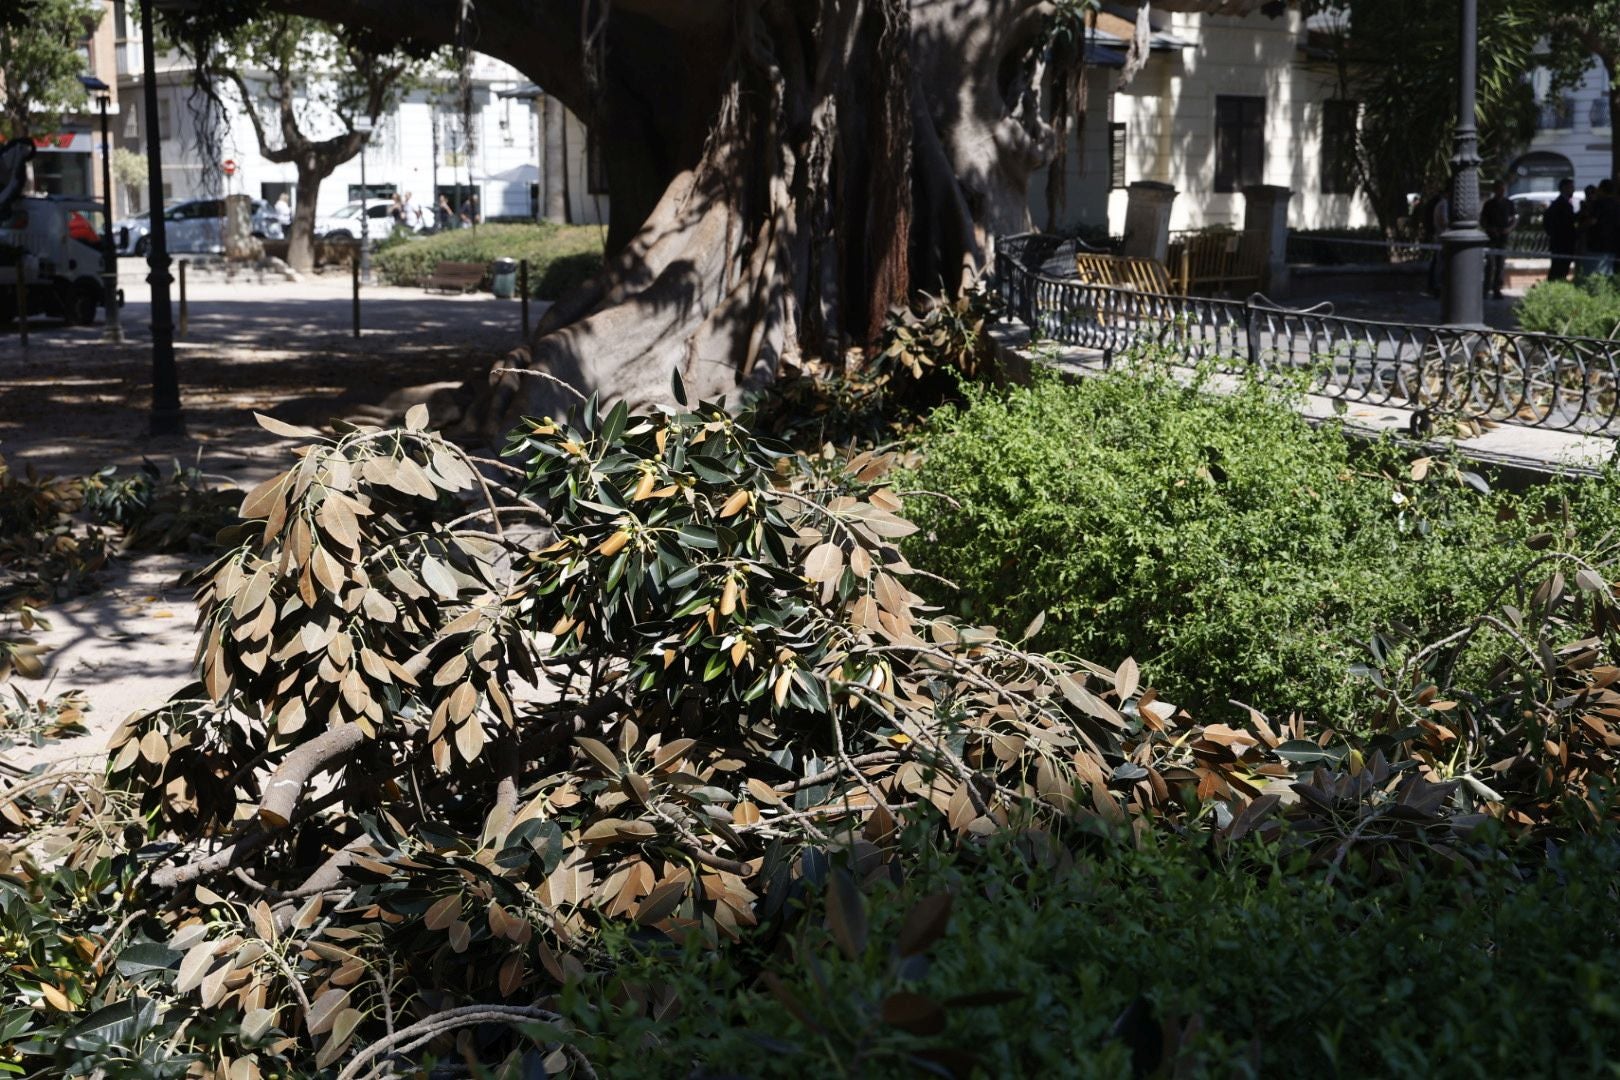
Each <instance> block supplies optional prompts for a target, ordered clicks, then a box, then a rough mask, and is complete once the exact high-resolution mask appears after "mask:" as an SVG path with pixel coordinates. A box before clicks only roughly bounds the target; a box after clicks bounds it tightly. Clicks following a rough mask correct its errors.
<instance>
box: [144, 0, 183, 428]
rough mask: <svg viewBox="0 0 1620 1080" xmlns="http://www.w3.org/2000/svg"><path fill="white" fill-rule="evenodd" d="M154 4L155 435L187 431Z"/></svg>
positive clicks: (150, 240)
mask: <svg viewBox="0 0 1620 1080" xmlns="http://www.w3.org/2000/svg"><path fill="white" fill-rule="evenodd" d="M154 6H156V5H155V3H154V2H151V0H149V2H147V3H144V4H142V5H141V64H142V67H143V68H144V72H145V73H144V77H143V85H142V87H141V89H142V91H143V96H144V98H145V108H146V123H145V124H144V125H143V126H144V128H145V134H146V169H147V204H148V207H149V209H150V213H149V214H148V220H149V221H150V223H151V231H150V233H149V234H148V235H147V255H146V265H147V266H148V267H150V268H151V271H152V272H151V273H150V274H149V275H148V276H147V278H146V280H147V281H148V282H149V283H150V284H151V286H152V413H151V421H150V431H151V433H152V434H153V435H181V434H184V433H185V430H186V420H185V414H184V413H183V412H182V411H181V409H180V372H179V368H178V367H177V366H176V365H175V362H174V312H173V311H172V309H171V308H170V306H169V285H170V284H172V283H173V281H174V278H173V277H171V276H170V274H169V238H168V234H167V232H166V231H165V229H164V222H163V150H162V147H161V145H160V143H161V141H162V138H163V133H162V132H161V131H159V130H158V91H157V56H156V48H155V44H154V42H155V38H156V35H155V34H154V33H153V30H152V8H153V7H154Z"/></svg>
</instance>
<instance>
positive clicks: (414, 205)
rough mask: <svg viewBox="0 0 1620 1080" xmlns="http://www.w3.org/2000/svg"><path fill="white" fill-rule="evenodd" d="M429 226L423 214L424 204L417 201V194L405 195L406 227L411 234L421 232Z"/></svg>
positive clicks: (407, 193)
mask: <svg viewBox="0 0 1620 1080" xmlns="http://www.w3.org/2000/svg"><path fill="white" fill-rule="evenodd" d="M426 224H427V221H426V220H425V219H424V217H423V214H422V204H421V203H419V202H417V201H416V193H415V192H412V191H407V192H406V193H405V227H406V228H407V229H409V230H411V232H421V231H422V229H423V227H424V226H425V225H426Z"/></svg>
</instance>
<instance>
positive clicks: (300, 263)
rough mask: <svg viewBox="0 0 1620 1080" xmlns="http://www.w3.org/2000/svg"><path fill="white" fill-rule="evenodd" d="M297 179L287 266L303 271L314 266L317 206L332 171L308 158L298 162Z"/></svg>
mask: <svg viewBox="0 0 1620 1080" xmlns="http://www.w3.org/2000/svg"><path fill="white" fill-rule="evenodd" d="M297 167H298V181H297V185H296V188H295V192H296V195H295V197H294V199H293V212H292V223H291V224H290V225H289V226H288V227H287V265H288V266H290V267H292V268H293V269H294V270H298V271H300V272H308V271H310V270H313V269H314V268H315V208H316V206H317V205H318V204H317V200H318V199H319V198H320V194H321V181H323V180H325V179H326V178H327V176H329V175H330V174H331V170H330V169H328V170H327V171H326V172H321V171H320V170H319V169H317V168H312V167H310V166H309V165H308V164H307V163H306V162H305V161H303V160H300V161H299V162H298V163H297Z"/></svg>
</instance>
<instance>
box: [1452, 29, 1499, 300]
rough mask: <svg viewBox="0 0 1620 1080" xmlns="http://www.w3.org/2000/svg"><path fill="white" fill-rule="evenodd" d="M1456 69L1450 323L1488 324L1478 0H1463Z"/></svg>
mask: <svg viewBox="0 0 1620 1080" xmlns="http://www.w3.org/2000/svg"><path fill="white" fill-rule="evenodd" d="M1459 31H1460V34H1459V46H1460V47H1459V54H1460V55H1459V57H1458V64H1457V76H1458V79H1457V82H1458V85H1457V130H1456V133H1455V135H1454V138H1453V142H1454V146H1455V150H1454V152H1453V153H1452V156H1451V216H1450V218H1449V220H1448V222H1447V224H1448V225H1449V228H1447V229H1446V231H1445V232H1444V233H1442V234H1441V235H1440V244H1441V254H1442V257H1443V258H1444V259H1445V263H1444V265H1445V268H1446V301H1445V321H1446V322H1447V323H1450V324H1452V325H1455V326H1483V325H1485V246H1486V245H1487V244H1488V243H1489V242H1490V238H1489V237H1487V236H1486V235H1485V233H1484V232H1483V231H1481V230H1480V227H1479V129H1478V127H1477V126H1476V124H1475V115H1474V83H1475V72H1476V68H1477V60H1478V56H1477V54H1478V50H1479V0H1462V18H1461V20H1460V26H1459Z"/></svg>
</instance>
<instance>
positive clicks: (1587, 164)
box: [1508, 59, 1614, 195]
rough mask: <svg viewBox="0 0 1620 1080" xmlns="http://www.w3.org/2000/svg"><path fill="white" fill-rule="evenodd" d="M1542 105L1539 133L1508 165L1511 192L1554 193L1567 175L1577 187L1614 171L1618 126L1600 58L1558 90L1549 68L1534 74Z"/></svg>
mask: <svg viewBox="0 0 1620 1080" xmlns="http://www.w3.org/2000/svg"><path fill="white" fill-rule="evenodd" d="M1533 82H1534V84H1535V88H1536V100H1537V101H1538V103H1539V106H1540V107H1539V109H1538V110H1537V117H1536V133H1535V135H1534V137H1532V138H1531V140H1530V145H1529V146H1527V147H1525V149H1524V153H1522V154H1520V155H1519V157H1518V158H1517V159H1516V160H1515V161H1514V162H1513V163H1512V164H1511V165H1510V166H1508V190H1509V194H1512V195H1527V194H1530V193H1531V192H1537V191H1555V190H1557V188H1558V181H1559V180H1561V179H1563V178H1564V177H1566V176H1568V177H1571V178H1573V179H1574V181H1575V186H1576V188H1577V190H1578V189H1580V188H1584V187H1586V186H1587V185H1588V184H1595V183H1597V182H1598V181H1599V180H1602V179H1604V178H1605V177H1607V176H1609V175H1610V172H1611V170H1612V169H1613V156H1612V155H1613V152H1614V127H1613V125H1612V124H1611V122H1610V119H1609V75H1608V72H1607V71H1605V70H1604V68H1603V65H1602V64H1601V63H1600V62H1598V61H1597V60H1595V59H1594V60H1593V61H1592V65H1591V66H1590V67H1589V68H1587V71H1586V77H1585V78H1584V79H1582V80H1581V83H1580V85H1579V86H1576V87H1575V88H1574V89H1572V90H1570V91H1568V92H1567V93H1563V94H1554V93H1553V92H1552V87H1551V78H1550V77H1549V75H1548V73H1547V72H1546V71H1544V70H1543V71H1537V72H1536V73H1535V74H1534V76H1533Z"/></svg>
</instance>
